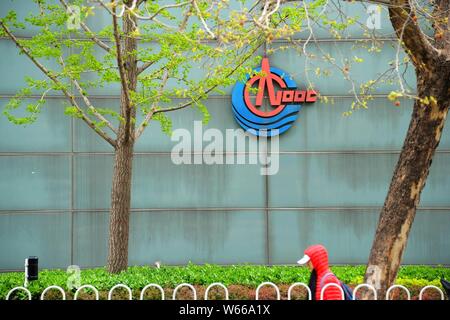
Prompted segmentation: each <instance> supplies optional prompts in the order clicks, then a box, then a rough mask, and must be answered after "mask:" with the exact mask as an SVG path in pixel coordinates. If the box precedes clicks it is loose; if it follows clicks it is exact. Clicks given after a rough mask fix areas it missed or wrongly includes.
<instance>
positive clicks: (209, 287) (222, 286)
mask: <svg viewBox="0 0 450 320" xmlns="http://www.w3.org/2000/svg"><path fill="white" fill-rule="evenodd" d="M214 286H219V287H221V288H223V290H225V300H229V299H228V289H227V287H225V286H224V285H223V284H222V283H220V282H214V283H211V284H210V285H209V286H208V288H206V291H205V300H208V293H209V290H210V289H211V288H212V287H214Z"/></svg>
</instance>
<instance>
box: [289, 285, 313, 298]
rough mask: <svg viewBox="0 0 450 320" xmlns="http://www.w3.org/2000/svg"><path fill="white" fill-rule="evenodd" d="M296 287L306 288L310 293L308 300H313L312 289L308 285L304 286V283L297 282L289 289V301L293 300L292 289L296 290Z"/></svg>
mask: <svg viewBox="0 0 450 320" xmlns="http://www.w3.org/2000/svg"><path fill="white" fill-rule="evenodd" d="M296 286H301V287H304V288H306V290H307V291H308V300H312V294H311V289H310V288H309V287H308V286H307V285H306V284H304V283H303V282H295V283H294V284H292V285H291V286H290V287H289V289H288V300H291V292H292V289H294V287H296Z"/></svg>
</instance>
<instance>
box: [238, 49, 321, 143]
mask: <svg viewBox="0 0 450 320" xmlns="http://www.w3.org/2000/svg"><path fill="white" fill-rule="evenodd" d="M254 71H255V75H254V76H253V77H250V75H249V76H247V79H246V81H245V82H237V83H236V85H235V87H234V89H233V92H232V96H231V99H232V105H233V113H234V118H235V119H236V121H237V122H238V123H239V125H240V126H241V127H242V128H243V129H244V130H246V131H248V132H250V133H252V134H254V135H256V136H260V135H267V136H273V135H277V134H280V133H283V132H285V131H286V130H288V129H289V128H290V127H291V126H292V123H293V122H294V121H295V120H296V119H297V116H298V112H299V110H300V107H301V103H312V102H315V101H316V99H317V93H316V92H315V91H314V90H296V89H297V85H296V84H295V81H294V80H293V79H292V77H291V76H290V75H289V74H287V73H286V72H285V71H283V70H280V69H278V68H274V67H271V66H270V65H269V59H268V58H263V60H262V64H261V67H258V68H256V69H254ZM256 86H257V93H256V97H252V96H251V91H254V90H251V88H255V89H256ZM276 87H278V88H279V90H278V91H276V92H275V88H276ZM266 92H267V94H268V98H269V108H264V104H263V102H264V97H265V93H266ZM275 129H276V130H275Z"/></svg>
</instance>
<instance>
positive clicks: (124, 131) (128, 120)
mask: <svg viewBox="0 0 450 320" xmlns="http://www.w3.org/2000/svg"><path fill="white" fill-rule="evenodd" d="M136 27H137V20H136V17H135V16H134V15H130V14H125V15H124V17H123V32H124V35H125V36H124V39H123V49H122V57H123V66H124V70H125V77H126V81H125V82H126V85H127V87H128V90H129V91H132V92H135V91H136V85H137V60H136V56H135V52H136V51H137V41H136V38H135V37H133V36H132V33H133V32H134V31H135V29H136ZM120 115H121V117H122V118H123V119H124V120H123V121H121V122H120V125H119V130H118V134H117V141H116V150H115V158H114V173H113V181H112V191H111V212H110V220H109V249H108V250H109V251H108V266H107V269H108V271H109V272H111V273H118V272H120V271H122V270H125V269H126V268H127V267H128V238H129V224H130V222H129V221H130V209H131V178H132V163H133V150H134V142H135V141H134V129H135V128H134V119H135V117H136V108H135V107H134V106H133V105H132V102H131V101H128V99H127V97H126V95H125V92H124V88H123V87H122V92H121V105H120Z"/></svg>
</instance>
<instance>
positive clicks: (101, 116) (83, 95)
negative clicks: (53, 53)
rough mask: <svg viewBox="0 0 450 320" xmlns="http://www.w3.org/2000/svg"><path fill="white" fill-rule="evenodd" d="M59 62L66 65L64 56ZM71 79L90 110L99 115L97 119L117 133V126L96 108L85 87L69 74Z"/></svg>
mask: <svg viewBox="0 0 450 320" xmlns="http://www.w3.org/2000/svg"><path fill="white" fill-rule="evenodd" d="M59 62H60V64H61V66H62V67H63V68H65V67H66V64H65V62H64V59H63V57H59ZM69 79H70V81H71V82H72V84H73V85H74V86H75V88H76V89H77V90H78V92H79V93H80V95H81V97H82V98H83V101H84V103H85V104H86V106H87V107H88V108H89V110H91V112H92V113H93V114H94V115H95V116H96V117H97V119H98V120H99V121H102V122H104V123H105V124H106V126H107V127H108V128H110V129H111V130H112V131H113V132H114V133H115V134H117V130H116V128H114V126H113V125H112V124H111V122H109V120H108V119H106V118H105V117H104V116H103V115H102V114H100V113H99V112H98V110H97V109H95V107H94V106H93V105H92V103H91V101H90V100H89V98H88V97H87V96H86V94H85V93H84V90H83V88H81V86H80V84H79V83H78V81H77V80H76V79H73V78H71V77H70V76H69Z"/></svg>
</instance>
